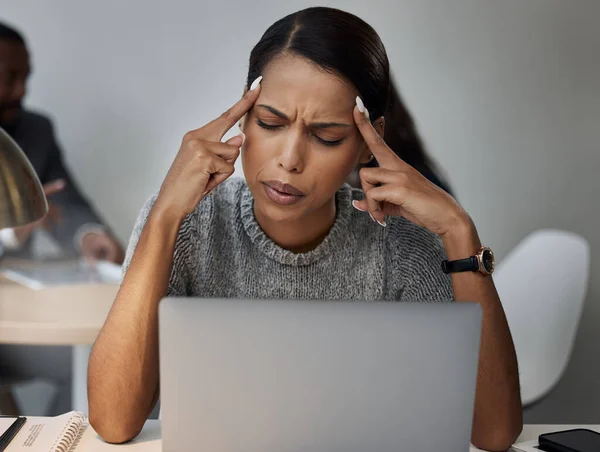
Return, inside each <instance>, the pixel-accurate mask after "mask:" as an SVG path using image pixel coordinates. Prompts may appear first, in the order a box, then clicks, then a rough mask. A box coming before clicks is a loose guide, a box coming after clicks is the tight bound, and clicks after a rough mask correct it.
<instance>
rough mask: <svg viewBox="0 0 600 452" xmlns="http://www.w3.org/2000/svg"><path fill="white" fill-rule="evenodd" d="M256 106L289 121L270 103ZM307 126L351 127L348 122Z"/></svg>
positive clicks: (321, 127)
mask: <svg viewBox="0 0 600 452" xmlns="http://www.w3.org/2000/svg"><path fill="white" fill-rule="evenodd" d="M257 107H261V108H264V109H265V110H268V111H269V112H271V113H273V114H274V115H275V116H277V117H278V118H281V119H284V120H286V121H289V119H290V118H288V116H287V115H286V114H285V113H283V112H281V111H279V110H277V109H276V108H274V107H271V106H270V105H265V104H259V105H257ZM309 126H310V127H312V128H314V129H328V128H329V127H352V126H351V125H350V124H343V123H340V122H313V123H312V124H309Z"/></svg>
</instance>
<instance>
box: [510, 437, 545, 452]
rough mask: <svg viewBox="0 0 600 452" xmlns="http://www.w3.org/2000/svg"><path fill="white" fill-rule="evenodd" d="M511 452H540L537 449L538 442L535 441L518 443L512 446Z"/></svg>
mask: <svg viewBox="0 0 600 452" xmlns="http://www.w3.org/2000/svg"><path fill="white" fill-rule="evenodd" d="M511 451H514V452H540V448H539V447H538V440H537V439H535V440H533V441H525V442H523V443H518V444H515V445H514V446H512V448H511Z"/></svg>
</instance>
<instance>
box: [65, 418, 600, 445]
mask: <svg viewBox="0 0 600 452" xmlns="http://www.w3.org/2000/svg"><path fill="white" fill-rule="evenodd" d="M569 428H589V429H592V430H596V431H598V432H600V425H585V426H582V425H525V426H524V427H523V433H522V434H521V436H520V437H519V439H518V442H522V441H531V440H534V439H536V438H537V437H538V436H539V435H540V434H541V433H546V432H552V431H559V430H566V429H569ZM123 449H126V450H132V451H144V452H160V451H161V449H162V441H161V431H160V421H156V420H150V421H147V422H146V424H145V425H144V429H143V430H142V433H140V435H139V436H138V437H137V438H136V439H135V440H134V441H132V442H131V443H128V444H126V445H120V446H116V445H111V444H107V443H105V442H103V441H102V440H101V439H100V438H99V437H98V435H97V434H96V432H95V431H94V430H93V429H92V428H91V427H88V428H87V430H86V432H85V433H84V435H83V437H82V439H81V442H80V443H79V445H78V447H77V449H76V450H81V451H86V452H110V451H114V452H117V451H119V450H123ZM478 450H479V449H475V448H471V452H476V451H478Z"/></svg>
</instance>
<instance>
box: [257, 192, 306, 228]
mask: <svg viewBox="0 0 600 452" xmlns="http://www.w3.org/2000/svg"><path fill="white" fill-rule="evenodd" d="M254 202H255V204H256V209H257V210H259V211H260V212H261V213H262V214H263V215H264V216H265V217H267V218H269V219H270V220H272V221H277V222H282V223H285V222H288V221H297V220H299V219H301V218H302V217H304V216H305V214H306V208H305V206H303V205H302V204H303V203H298V204H295V205H292V206H279V205H277V204H275V203H273V202H272V201H270V200H269V199H264V198H262V197H261V199H256V198H254Z"/></svg>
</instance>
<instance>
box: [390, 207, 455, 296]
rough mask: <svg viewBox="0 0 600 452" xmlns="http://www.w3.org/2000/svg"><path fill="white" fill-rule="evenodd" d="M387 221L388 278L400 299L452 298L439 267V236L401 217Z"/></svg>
mask: <svg viewBox="0 0 600 452" xmlns="http://www.w3.org/2000/svg"><path fill="white" fill-rule="evenodd" d="M394 220H397V221H393V222H390V223H391V224H390V230H389V235H388V266H389V267H390V268H391V271H390V274H389V276H388V277H389V278H391V281H390V284H391V285H392V287H393V293H395V294H397V297H398V299H399V300H401V301H414V302H443V301H451V300H453V299H454V294H453V291H452V282H451V280H450V276H449V275H446V274H445V273H444V272H443V271H442V267H441V264H442V261H443V260H445V259H446V252H445V250H444V247H443V245H442V242H441V240H440V238H439V237H438V236H437V235H435V234H433V233H432V232H430V231H428V230H427V229H425V228H421V227H419V226H417V225H415V224H413V223H410V222H409V221H408V220H406V219H404V218H398V219H394Z"/></svg>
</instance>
